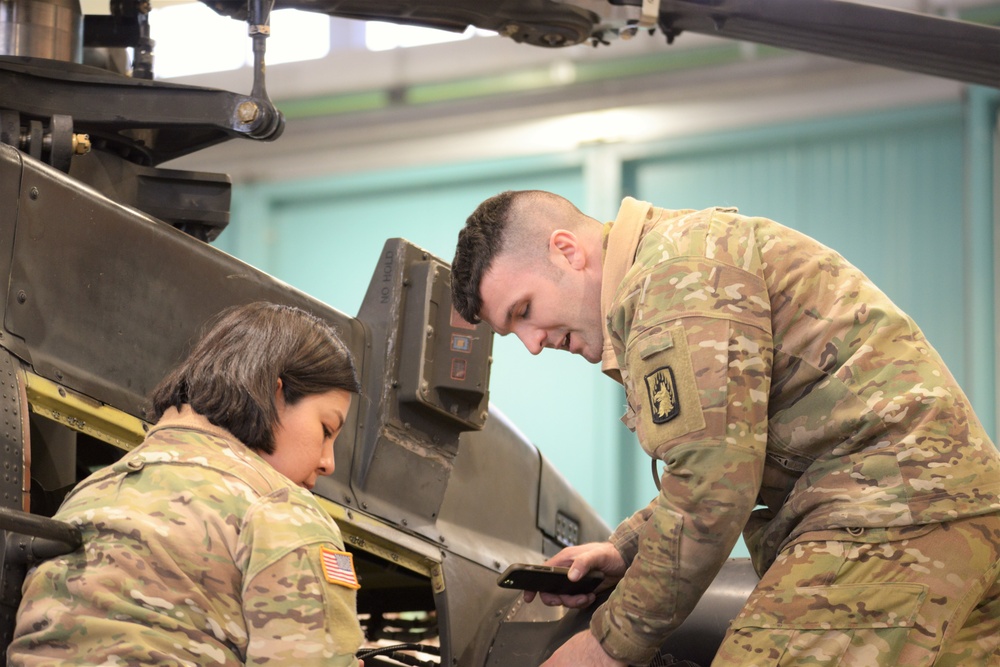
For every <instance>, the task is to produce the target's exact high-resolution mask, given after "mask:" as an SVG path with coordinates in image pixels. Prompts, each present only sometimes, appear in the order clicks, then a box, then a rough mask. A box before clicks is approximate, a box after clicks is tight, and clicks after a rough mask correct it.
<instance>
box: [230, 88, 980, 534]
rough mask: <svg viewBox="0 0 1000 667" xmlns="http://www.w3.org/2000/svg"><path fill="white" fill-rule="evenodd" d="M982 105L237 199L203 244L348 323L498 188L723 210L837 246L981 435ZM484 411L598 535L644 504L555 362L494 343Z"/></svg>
mask: <svg viewBox="0 0 1000 667" xmlns="http://www.w3.org/2000/svg"><path fill="white" fill-rule="evenodd" d="M996 105H997V95H996V91H986V90H980V89H971V90H970V94H969V96H968V99H967V100H966V101H965V102H962V103H959V102H956V103H953V104H943V105H936V106H929V107H921V108H916V109H906V110H896V111H888V112H881V113H874V114H867V115H864V116H857V117H850V118H831V119H823V120H815V121H809V122H802V123H797V124H787V125H782V126H773V127H760V128H754V129H749V130H741V131H734V132H727V133H721V134H720V133H715V134H712V135H706V136H697V137H689V138H685V139H684V140H671V141H666V142H662V143H657V144H650V145H646V146H642V147H635V146H632V147H628V151H627V157H623V155H625V152H624V151H622V150H620V148H619V147H616V146H596V147H588V148H587V149H583V150H579V151H573V152H570V153H566V154H562V155H554V156H544V157H537V158H524V159H512V160H505V161H490V162H476V161H469V162H468V163H464V164H455V165H448V166H443V167H432V168H423V169H406V170H394V171H386V172H380V173H369V174H360V175H351V176H333V177H325V178H324V177H320V178H316V179H314V180H312V181H308V182H298V183H274V184H254V185H252V186H249V185H244V186H238V187H236V188H235V189H234V206H233V222H232V223H231V224H230V227H229V228H228V229H227V231H226V232H225V233H224V234H223V235H222V236H221V237H220V239H219V240H218V241H217V242H216V245H217V246H219V247H220V248H222V249H223V250H226V251H227V252H230V253H232V254H234V255H236V256H237V257H240V258H241V259H244V260H245V261H247V262H249V263H251V264H253V265H255V266H257V267H258V268H261V269H263V270H265V271H267V272H269V273H271V274H273V275H275V276H277V277H278V278H280V279H282V280H284V281H286V282H288V283H290V284H292V285H294V286H296V287H298V288H300V289H302V290H304V291H306V292H308V293H310V294H312V295H313V296H315V297H317V298H319V299H321V300H323V301H325V302H326V303H328V304H330V305H332V306H334V307H336V308H338V309H339V310H342V311H344V312H345V313H348V314H354V313H356V312H357V309H358V306H359V305H360V303H361V298H362V296H363V294H364V291H365V289H366V287H367V285H368V281H369V279H370V277H371V275H372V272H373V271H374V269H375V266H376V260H377V258H378V254H379V251H380V249H381V247H382V244H383V242H384V241H385V239H387V238H390V237H393V236H402V237H405V238H407V239H409V240H410V241H412V242H414V243H417V244H418V245H421V246H423V247H424V248H426V249H428V250H430V251H431V252H433V253H435V254H436V255H438V256H440V257H442V258H444V259H445V260H450V259H451V255H452V252H453V248H454V245H453V244H454V240H455V237H456V235H457V233H458V230H459V229H460V227H461V226H462V224H463V223H464V221H465V217H466V216H467V215H468V214H469V213H470V212H471V211H472V210H473V209H474V208H475V206H476V205H477V204H478V203H479V202H480V201H481V200H482V199H484V198H486V197H488V196H490V195H493V194H495V193H497V192H499V191H501V190H505V189H519V188H540V189H548V190H552V191H554V192H558V193H560V194H562V195H564V196H566V197H567V198H569V199H570V200H572V201H573V202H574V203H576V204H577V205H578V206H580V207H581V208H582V209H583V210H585V211H587V212H589V213H591V214H593V215H595V217H598V218H602V219H609V218H611V217H613V215H614V212H615V209H616V205H617V201H618V200H619V199H620V197H621V195H623V194H632V195H634V196H637V197H640V198H643V199H647V200H650V201H653V202H655V203H657V204H658V205H662V206H667V207H674V208H689V207H690V208H696V207H703V206H709V205H716V204H719V205H735V206H737V207H739V208H740V210H741V211H742V212H744V213H748V214H752V215H762V216H766V217H770V218H773V219H776V220H778V221H780V222H782V223H784V224H787V225H789V226H792V227H796V228H798V229H801V230H802V231H804V232H806V233H808V234H810V235H811V236H814V237H815V238H817V239H819V240H820V241H822V242H824V243H826V244H828V245H830V246H832V247H834V248H836V249H838V250H839V251H841V252H842V253H843V254H844V255H845V256H846V257H847V258H848V259H850V260H851V261H852V262H854V263H855V264H856V265H858V266H859V267H860V268H861V269H862V270H864V271H865V272H866V273H867V274H868V275H869V276H870V277H871V278H872V279H873V280H874V281H875V282H876V283H877V284H879V285H880V286H881V287H882V288H883V289H884V290H885V291H886V292H887V293H888V294H889V296H890V297H892V298H893V299H894V300H895V301H896V302H897V303H898V304H899V305H900V306H901V307H902V308H903V309H905V310H906V311H907V312H909V313H910V314H911V315H912V316H913V317H914V318H915V319H916V320H917V322H918V323H919V324H920V325H921V327H922V328H923V329H924V331H925V333H926V334H927V336H928V338H929V339H930V341H931V342H932V343H933V344H934V345H935V347H937V348H938V350H939V351H940V352H941V354H942V355H943V356H944V358H945V360H946V361H947V362H948V363H949V365H950V367H951V369H952V371H953V372H954V373H955V375H956V377H958V379H959V381H960V382H962V384H963V386H965V388H966V390H967V392H968V393H969V394H970V396H971V398H972V400H973V403H974V405H975V406H976V409H977V410H978V411H979V414H980V417H981V418H982V419H983V421H984V422H985V423H986V425H987V428H988V429H989V430H990V432H991V433H993V434H994V435H995V432H996V424H995V416H996V410H995V405H996V387H995V384H996V381H995V374H996V356H995V340H996V331H995V324H994V321H995V317H996V312H995V305H994V304H995V298H994V282H995V281H994V275H993V271H994V270H993V252H994V251H993V248H994V238H993V199H992V197H993V195H992V191H993V183H994V174H993V152H994V150H993V127H994V123H995V118H996ZM491 398H492V401H493V404H494V406H495V407H496V408H498V409H499V410H501V411H502V412H504V413H505V414H506V415H507V416H508V417H510V418H511V420H512V421H513V422H514V423H515V424H517V426H518V428H519V429H520V430H521V431H523V432H524V434H525V435H526V436H527V437H528V438H529V439H530V440H531V441H533V442H534V443H535V444H536V445H537V446H538V447H539V449H540V450H541V451H542V452H543V453H544V454H545V455H546V456H547V457H548V458H549V459H550V460H551V461H552V462H553V463H554V464H555V466H556V467H557V469H559V470H560V471H561V472H562V473H563V474H564V475H565V476H566V477H567V478H568V479H569V480H570V482H571V483H572V484H574V486H576V487H577V488H578V489H579V490H580V491H581V493H583V494H584V496H585V497H586V498H587V499H588V500H590V502H591V503H592V504H593V505H594V506H595V507H596V508H597V509H598V510H599V511H600V512H601V513H602V515H603V516H604V517H605V518H606V519H607V521H608V522H609V523H611V524H614V523H617V522H618V521H619V520H620V519H621V518H623V517H624V516H626V515H627V514H628V513H630V512H631V511H633V510H634V509H636V508H638V507H640V506H642V505H644V504H645V503H646V502H647V501H648V499H649V498H651V497H652V496H653V495H654V493H655V489H654V487H653V483H652V478H651V475H650V473H649V461H648V459H647V458H645V457H644V455H642V453H641V451H640V450H639V448H638V447H637V446H636V444H635V442H634V438H633V436H632V435H631V434H630V433H629V432H628V431H627V430H625V429H624V427H622V426H621V425H620V423H618V421H617V420H618V417H619V416H620V414H621V412H622V409H623V406H624V396H623V395H622V392H621V388H620V387H618V386H617V385H615V384H614V383H613V382H611V381H610V380H608V379H607V378H605V377H603V376H602V375H601V374H600V373H599V372H597V370H596V368H595V367H592V366H590V365H588V364H586V363H585V362H584V361H583V360H581V359H579V358H576V357H571V356H570V355H565V354H562V355H560V354H555V353H546V354H543V355H541V356H539V357H537V358H536V357H532V356H531V355H530V354H528V353H527V351H526V350H524V349H523V347H521V345H520V343H519V342H518V341H517V340H516V339H506V338H505V339H500V338H498V339H497V340H496V342H495V351H494V366H493V376H492V381H491Z"/></svg>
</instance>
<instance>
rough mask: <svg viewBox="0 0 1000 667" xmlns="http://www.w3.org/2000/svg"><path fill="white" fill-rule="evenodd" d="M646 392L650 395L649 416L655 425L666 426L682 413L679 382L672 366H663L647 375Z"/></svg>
mask: <svg viewBox="0 0 1000 667" xmlns="http://www.w3.org/2000/svg"><path fill="white" fill-rule="evenodd" d="M646 392H647V393H648V394H649V416H650V417H651V418H652V420H653V423H654V424H666V423H667V422H668V421H670V420H671V419H673V418H674V417H676V416H677V415H679V414H680V413H681V401H680V395H679V394H678V393H677V381H676V380H675V379H674V371H673V369H672V368H670V366H662V367H661V368H657V369H656V370H655V371H653V372H652V373H649V374H648V375H646Z"/></svg>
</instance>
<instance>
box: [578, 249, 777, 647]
mask: <svg viewBox="0 0 1000 667" xmlns="http://www.w3.org/2000/svg"><path fill="white" fill-rule="evenodd" d="M658 271H660V273H658V274H657V276H656V278H657V283H656V284H657V285H663V286H665V287H666V289H663V290H662V291H659V292H657V289H656V287H655V286H654V287H651V282H650V281H649V280H642V279H641V278H642V277H641V276H640V280H637V281H636V283H635V284H636V285H638V286H637V287H636V289H635V290H634V292H633V293H632V294H630V295H628V296H626V298H625V299H624V300H623V301H622V302H621V304H620V309H619V310H617V311H616V312H613V313H612V317H613V320H612V321H613V323H614V321H615V320H614V318H617V320H618V326H617V327H614V329H615V331H616V332H618V333H619V334H620V335H621V336H622V342H623V343H624V344H623V345H622V349H624V359H623V361H624V364H623V368H624V369H625V372H624V373H623V380H624V382H625V387H626V391H627V394H628V401H629V409H630V412H631V413H632V415H631V417H632V421H633V423H634V428H635V430H636V434H637V436H638V438H639V442H640V444H641V445H642V447H643V449H644V450H645V451H646V452H647V453H648V454H649V455H650V456H653V457H656V458H657V459H659V460H661V461H663V464H664V471H663V473H662V477H661V491H660V494H659V495H658V497H657V498H656V499H654V501H653V503H652V504H651V505H650V507H649V508H647V509H646V510H643V511H641V512H639V513H637V514H636V515H635V516H633V517H632V518H631V519H629V520H627V521H626V522H625V524H623V526H620V527H619V529H618V530H617V531H616V532H615V535H614V537H613V540H619V541H620V542H621V544H622V545H627V544H629V535H630V534H634V535H635V536H636V537H637V539H636V540H634V543H635V545H636V547H635V554H634V558H633V559H632V561H631V564H630V566H629V569H628V572H627V573H626V575H625V578H624V579H623V580H622V581H621V583H620V584H619V585H618V587H617V588H616V590H615V591H614V592H613V593H612V595H611V597H610V598H609V599H608V601H607V602H606V603H605V604H604V605H603V606H602V607H601V608H600V609H599V610H598V611H597V612H596V613H595V615H594V618H593V621H592V623H591V631H592V632H593V633H594V635H595V636H596V637H597V639H598V640H599V641H600V642H601V644H602V646H603V647H604V649H605V650H606V651H607V652H608V653H609V654H610V655H612V656H614V657H616V658H618V659H622V660H626V661H628V662H630V663H631V664H646V663H647V662H648V661H649V660H650V659H652V657H653V655H654V654H655V653H656V651H657V649H658V648H659V646H660V645H662V643H663V641H664V640H665V639H666V637H667V636H668V635H669V634H670V632H671V631H672V630H673V629H674V628H676V627H677V626H678V625H679V624H680V623H681V622H682V621H683V620H684V618H685V617H686V616H687V615H688V614H689V613H690V612H691V610H692V609H693V608H694V605H695V604H696V603H697V601H698V599H699V598H700V597H701V595H702V594H703V593H704V591H705V589H706V588H707V587H708V585H709V583H711V581H712V579H713V578H714V577H715V576H716V574H717V573H718V571H719V569H720V568H721V567H722V565H723V563H724V562H725V560H726V558H727V557H728V555H729V553H730V551H731V550H732V548H733V546H734V545H735V543H736V540H737V539H738V537H739V534H740V531H741V529H742V527H743V526H744V524H745V523H746V521H747V518H748V517H749V515H750V512H751V511H752V510H753V507H754V505H755V503H756V498H757V495H758V491H759V488H760V483H761V474H762V470H763V461H764V453H765V447H766V444H767V407H768V405H767V399H768V392H769V383H770V369H771V358H772V349H771V336H770V317H769V314H768V312H767V309H766V307H764V304H765V303H766V301H764V300H763V299H759V298H758V299H756V300H755V299H752V298H750V295H760V294H762V290H763V283H762V281H761V280H760V279H759V278H758V277H757V276H755V275H753V274H750V273H747V272H744V271H741V270H738V269H735V268H733V267H729V266H725V265H719V264H717V263H715V262H712V261H711V260H706V259H683V260H678V261H672V262H671V264H670V266H669V267H668V268H664V267H662V266H661V267H658ZM709 275H710V276H711V277H712V282H711V283H707V282H706V281H705V279H704V278H705V277H707V276H709ZM754 304H756V305H754ZM643 518H645V521H642V519H643ZM619 549H620V550H623V553H624V549H623V547H622V546H619Z"/></svg>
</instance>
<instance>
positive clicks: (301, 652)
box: [238, 489, 363, 667]
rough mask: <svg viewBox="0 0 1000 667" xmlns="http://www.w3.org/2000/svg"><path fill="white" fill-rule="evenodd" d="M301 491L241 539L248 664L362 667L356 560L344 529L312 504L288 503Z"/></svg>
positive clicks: (262, 510) (249, 523) (249, 524)
mask: <svg viewBox="0 0 1000 667" xmlns="http://www.w3.org/2000/svg"><path fill="white" fill-rule="evenodd" d="M295 493H296V492H295V491H292V490H287V489H286V490H283V491H281V492H279V495H278V497H275V494H272V496H269V497H268V499H267V500H268V501H269V502H266V503H263V504H260V505H258V506H257V507H255V508H254V510H253V511H252V512H251V513H250V514H249V515H248V517H247V518H246V521H245V526H244V530H243V531H242V533H241V542H242V544H241V552H242V553H241V554H240V556H239V557H238V560H241V561H243V562H244V563H245V570H244V580H243V614H244V617H245V619H246V627H247V632H248V634H249V637H248V638H247V640H248V641H247V656H246V664H248V665H259V664H267V663H271V662H272V661H273V663H272V664H282V663H283V662H285V661H287V663H288V664H294V665H296V667H308V666H310V665H326V666H330V667H355V666H356V665H357V664H358V661H357V659H356V658H355V657H354V656H355V653H356V652H357V650H358V648H359V647H360V645H361V642H362V640H363V634H362V631H361V626H360V625H359V623H358V619H357V613H356V588H357V577H356V576H355V573H354V568H353V561H352V559H351V556H350V554H348V553H346V552H345V551H344V545H343V542H342V540H341V537H340V531H339V529H337V527H336V524H335V523H334V522H333V521H332V520H331V519H330V518H329V517H328V516H325V515H323V513H322V510H321V509H319V508H318V507H315V506H314V505H313V504H312V503H304V502H296V499H294V498H293V499H292V501H291V502H289V501H288V500H287V499H286V498H287V495H288V494H292V495H293V496H294V494H295ZM281 494H285V497H282V495H281Z"/></svg>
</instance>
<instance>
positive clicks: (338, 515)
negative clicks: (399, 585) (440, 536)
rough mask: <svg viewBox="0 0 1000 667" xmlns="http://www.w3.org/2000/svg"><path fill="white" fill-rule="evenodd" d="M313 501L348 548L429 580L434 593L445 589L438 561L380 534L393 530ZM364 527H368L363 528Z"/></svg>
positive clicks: (326, 502) (358, 514)
mask: <svg viewBox="0 0 1000 667" xmlns="http://www.w3.org/2000/svg"><path fill="white" fill-rule="evenodd" d="M315 498H316V500H317V502H319V504H320V506H321V507H322V508H323V509H324V510H326V512H327V513H328V514H329V515H330V516H331V517H332V518H333V520H334V521H336V522H337V525H338V526H340V532H341V533H343V535H344V541H345V542H346V543H348V544H349V545H350V546H352V547H354V548H357V549H361V550H362V551H366V552H368V553H370V554H372V555H374V556H378V557H379V558H381V559H383V560H386V561H388V562H390V563H393V564H395V565H399V566H400V567H405V568H406V569H407V570H410V571H411V572H416V573H417V574H420V575H423V576H425V577H428V578H430V580H431V587H432V588H433V590H434V592H435V593H440V592H441V591H443V590H444V576H443V574H442V571H441V564H440V563H439V562H437V561H435V560H434V559H432V558H429V557H428V556H426V555H424V554H421V553H418V552H417V551H414V550H412V549H407V548H406V547H404V546H402V545H400V544H399V543H398V542H395V541H392V540H389V539H387V538H385V537H382V536H380V535H379V533H385V532H387V531H393V532H395V531H396V530H397V529H396V528H393V527H392V526H389V525H388V524H383V523H381V522H379V521H378V520H376V519H374V518H372V517H370V516H368V515H367V514H364V513H362V512H358V511H356V510H352V509H349V508H347V507H344V506H343V505H338V504H337V503H335V502H332V501H330V500H328V499H327V498H323V497H322V496H315ZM366 524H370V525H367V526H366Z"/></svg>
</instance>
